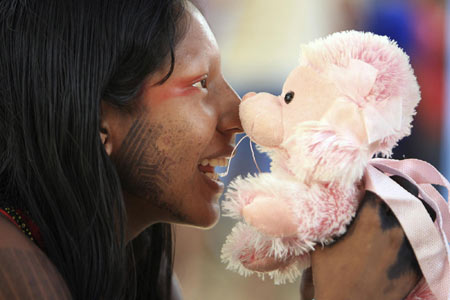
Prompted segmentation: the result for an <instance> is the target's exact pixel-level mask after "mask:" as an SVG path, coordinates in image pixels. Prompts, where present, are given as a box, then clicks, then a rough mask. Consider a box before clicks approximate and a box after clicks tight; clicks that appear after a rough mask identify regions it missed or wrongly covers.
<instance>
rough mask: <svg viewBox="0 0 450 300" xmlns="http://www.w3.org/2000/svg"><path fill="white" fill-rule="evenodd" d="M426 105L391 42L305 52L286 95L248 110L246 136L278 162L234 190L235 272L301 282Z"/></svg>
mask: <svg viewBox="0 0 450 300" xmlns="http://www.w3.org/2000/svg"><path fill="white" fill-rule="evenodd" d="M419 100H420V93H419V87H418V85H417V82H416V78H415V76H414V74H413V71H412V69H411V66H410V64H409V59H408V56H407V55H406V54H405V53H404V52H403V51H402V50H401V49H400V48H399V47H398V46H397V45H396V44H395V43H394V42H392V41H390V40H389V39H388V38H387V37H381V36H377V35H374V34H371V33H362V32H356V31H349V32H341V33H335V34H332V35H330V36H328V37H326V38H324V39H319V40H317V41H314V42H312V43H309V44H307V45H305V46H303V47H302V53H301V58H300V63H299V66H297V67H296V68H295V69H294V70H293V71H292V72H291V74H290V75H289V76H288V78H287V79H286V81H285V84H284V86H283V92H282V94H281V95H279V96H275V95H271V94H267V93H260V94H254V95H252V96H250V97H246V99H245V100H244V101H243V102H242V103H241V106H240V117H241V121H242V124H243V127H244V130H245V132H246V133H247V135H248V136H249V137H250V138H251V139H252V140H253V141H254V142H255V143H257V144H258V145H259V146H258V148H259V149H260V150H262V151H265V152H267V154H268V155H269V156H270V158H271V159H272V163H271V172H270V173H262V174H258V175H256V176H248V177H246V178H241V177H239V178H237V179H235V180H234V181H233V182H232V183H231V184H230V186H229V189H228V192H227V194H226V200H225V201H224V203H223V208H224V213H225V215H228V216H230V217H233V218H236V219H238V220H240V222H239V223H238V224H237V225H236V227H235V228H234V229H233V231H232V233H231V234H230V235H229V236H228V238H227V241H226V243H225V245H224V247H223V249H222V260H223V261H224V262H226V263H227V264H228V268H229V269H232V270H235V271H238V272H239V273H241V274H243V275H246V276H247V275H249V274H252V273H253V272H256V273H257V274H258V275H259V276H261V277H264V275H266V274H267V275H268V276H269V277H271V278H273V279H274V281H275V283H284V282H286V281H293V280H295V279H296V278H297V276H299V275H300V274H301V271H302V270H303V269H304V268H305V267H306V266H308V265H309V264H310V262H309V252H310V251H311V250H314V247H315V245H316V244H318V243H319V244H327V243H330V242H331V241H333V239H334V238H336V237H338V236H340V235H342V234H343V233H345V231H346V228H347V225H348V224H349V223H350V221H351V220H352V218H353V217H354V215H355V212H356V210H357V207H358V204H359V200H360V199H361V197H362V195H363V193H364V191H363V188H362V186H363V184H362V176H363V173H364V170H365V168H366V166H367V163H368V161H369V160H370V159H371V158H372V157H373V155H376V154H383V155H386V156H388V155H390V154H391V151H392V148H393V147H394V146H395V145H396V144H397V142H398V140H400V139H401V138H403V137H404V136H407V135H409V134H410V130H411V121H412V117H413V115H414V114H415V107H416V105H417V104H418V102H419ZM416 295H417V294H416ZM412 299H414V298H410V300H412Z"/></svg>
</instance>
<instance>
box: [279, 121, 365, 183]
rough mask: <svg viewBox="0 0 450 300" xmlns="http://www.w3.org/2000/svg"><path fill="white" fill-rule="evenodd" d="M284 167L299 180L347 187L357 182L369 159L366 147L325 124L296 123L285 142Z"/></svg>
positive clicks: (346, 134)
mask: <svg viewBox="0 0 450 300" xmlns="http://www.w3.org/2000/svg"><path fill="white" fill-rule="evenodd" d="M283 148H284V149H285V150H286V151H287V153H288V159H287V162H286V163H287V167H288V168H289V170H291V171H292V172H293V173H294V175H295V176H296V177H297V178H298V179H299V180H301V181H304V182H306V183H307V182H309V181H310V180H318V181H322V182H331V183H335V184H339V185H341V186H350V185H352V184H354V183H355V182H356V181H357V180H360V179H361V178H362V176H363V173H364V168H365V166H366V165H367V162H368V160H369V159H370V151H369V149H368V146H367V144H365V143H361V142H360V141H359V139H358V138H357V137H355V136H353V135H350V134H348V132H344V131H343V130H342V129H339V128H337V127H336V126H332V125H330V124H329V123H327V122H325V121H323V120H322V121H309V122H303V123H301V124H298V125H297V127H296V129H295V134H293V135H292V136H291V137H289V138H288V139H286V141H285V143H283Z"/></svg>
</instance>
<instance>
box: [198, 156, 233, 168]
mask: <svg viewBox="0 0 450 300" xmlns="http://www.w3.org/2000/svg"><path fill="white" fill-rule="evenodd" d="M201 165H202V166H207V165H210V166H211V167H226V166H227V165H228V158H224V157H221V158H212V159H204V160H202V162H201Z"/></svg>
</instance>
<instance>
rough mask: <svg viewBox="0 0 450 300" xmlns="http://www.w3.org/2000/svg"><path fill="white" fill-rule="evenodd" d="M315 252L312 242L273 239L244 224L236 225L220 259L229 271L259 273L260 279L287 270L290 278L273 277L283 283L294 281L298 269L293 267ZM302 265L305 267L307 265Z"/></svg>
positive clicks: (246, 273) (248, 273)
mask: <svg viewBox="0 0 450 300" xmlns="http://www.w3.org/2000/svg"><path fill="white" fill-rule="evenodd" d="M313 249H314V243H312V242H308V243H306V242H304V241H300V240H299V239H297V238H292V237H291V238H276V239H274V238H270V237H267V236H265V235H263V234H261V233H260V232H258V231H257V230H255V228H253V227H251V226H249V225H248V224H245V223H242V222H241V223H238V224H236V226H235V227H234V228H233V230H232V232H231V234H230V235H229V236H228V237H227V240H226V242H225V244H224V246H223V248H222V255H221V259H222V261H223V262H224V263H226V264H227V269H229V270H232V271H236V272H238V273H239V274H241V275H243V276H249V275H251V274H253V273H254V272H257V273H258V274H259V275H260V277H261V276H262V275H261V274H266V275H269V273H268V272H275V271H276V270H287V271H283V272H282V274H291V275H289V276H287V275H286V276H285V275H283V276H282V277H280V276H281V275H280V276H278V275H277V276H276V277H272V278H274V279H275V278H277V279H276V280H275V281H276V282H280V283H281V282H285V281H286V278H294V276H293V275H292V274H294V273H292V272H294V271H293V270H297V269H298V267H291V265H292V264H294V263H295V264H296V265H297V263H298V262H299V261H300V262H304V261H308V259H307V258H308V257H309V254H308V252H309V251H310V250H313ZM302 264H303V265H304V263H302ZM302 264H301V265H302ZM299 270H302V269H299ZM299 272H300V271H299ZM275 274H278V273H273V275H275ZM280 274H281V273H280ZM269 276H270V275H269ZM278 278H284V279H278Z"/></svg>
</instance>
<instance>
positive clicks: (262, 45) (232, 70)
mask: <svg viewBox="0 0 450 300" xmlns="http://www.w3.org/2000/svg"><path fill="white" fill-rule="evenodd" d="M194 2H195V3H196V5H197V6H198V7H199V8H200V9H201V11H202V12H203V13H204V15H205V17H206V19H207V20H208V22H209V24H210V26H211V29H212V31H213V32H214V34H215V35H216V38H217V41H218V44H219V47H220V48H221V52H222V67H223V73H224V75H225V78H227V80H228V81H229V82H230V84H231V85H232V86H233V87H234V88H235V90H236V91H237V92H238V93H239V94H240V95H241V96H242V95H244V94H245V93H247V92H249V91H256V92H261V91H265V92H270V93H274V94H279V93H280V91H281V87H282V84H283V82H284V79H285V78H286V76H287V75H288V73H289V72H290V70H291V69H293V68H294V67H295V66H296V65H297V61H298V56H299V49H300V45H301V44H302V43H306V42H308V41H311V40H313V39H315V38H318V37H323V36H326V35H328V34H330V33H332V32H336V31H342V30H349V29H356V30H364V31H372V32H374V33H377V34H382V35H387V36H389V37H391V38H392V39H394V40H396V41H397V42H398V44H399V45H400V47H402V48H403V49H404V50H405V52H406V53H407V54H408V55H409V56H410V57H411V64H412V66H413V68H414V70H415V74H416V76H417V79H418V82H419V85H420V87H421V93H422V101H421V102H420V105H419V107H418V109H417V116H416V117H415V121H414V123H413V130H412V135H411V136H410V137H408V138H406V139H404V140H403V141H402V142H401V143H400V144H399V146H398V147H397V148H396V149H394V157H395V158H410V157H411V158H420V159H423V160H426V161H428V162H430V163H432V164H433V165H434V166H436V167H438V169H439V170H440V171H441V172H443V173H444V174H445V175H446V176H447V178H450V154H449V153H450V101H449V91H448V87H450V72H449V71H448V68H446V61H447V60H446V55H447V56H449V54H450V52H449V50H448V49H449V47H448V46H449V45H450V44H449V43H450V34H449V33H448V30H446V28H450V27H449V26H448V25H446V22H449V20H448V19H449V16H450V14H449V12H450V10H449V8H448V6H449V4H448V3H446V1H445V0H314V1H312V0H278V1H275V0H197V1H194ZM449 2H450V1H449ZM446 16H447V17H446ZM446 37H447V38H446ZM446 46H447V47H446ZM449 57H450V56H449ZM256 161H257V162H258V165H259V167H260V168H261V169H262V170H263V171H264V170H268V165H269V164H268V163H269V162H268V160H267V158H266V157H264V156H263V155H261V154H258V153H256ZM221 171H223V170H221ZM255 172H257V170H256V167H255V165H254V163H253V159H252V157H251V151H250V147H249V142H248V140H245V141H243V143H242V144H241V146H240V147H239V149H238V154H237V156H236V157H235V158H234V159H233V160H232V162H231V169H230V173H229V175H228V176H227V177H225V178H223V179H222V181H224V182H225V183H227V182H229V180H230V179H231V178H233V177H235V176H237V175H238V174H243V175H245V174H248V173H255ZM234 223H235V222H234V221H233V220H231V219H229V218H225V217H223V218H221V220H220V222H219V224H218V225H217V226H215V227H214V228H213V229H210V230H206V231H205V230H199V229H195V228H189V227H181V226H178V227H176V255H175V257H176V260H175V271H176V273H177V275H178V277H179V280H180V282H181V286H182V289H183V293H184V296H185V299H186V300H210V299H211V300H222V299H223V300H225V299H227V300H228V299H233V300H253V299H262V300H270V299H277V300H284V299H286V300H288V299H299V292H298V289H299V281H297V282H296V283H293V284H286V285H282V286H275V285H274V284H273V282H272V281H270V280H268V279H266V280H265V281H261V280H260V279H259V278H257V277H256V276H252V277H249V278H244V277H242V276H240V275H238V274H236V273H234V272H231V271H227V270H226V269H225V265H224V264H222V263H221V261H220V251H221V247H222V244H223V243H224V241H225V239H226V236H227V235H228V234H229V233H230V231H231V228H232V227H233V225H234Z"/></svg>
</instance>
